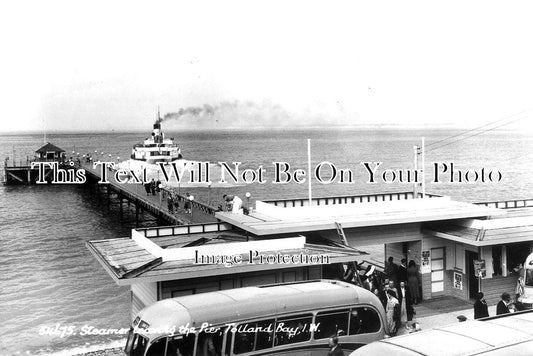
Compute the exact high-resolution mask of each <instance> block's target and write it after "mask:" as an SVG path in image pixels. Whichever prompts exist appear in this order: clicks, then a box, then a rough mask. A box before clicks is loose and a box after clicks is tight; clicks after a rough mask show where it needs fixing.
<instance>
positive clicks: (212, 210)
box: [161, 188, 218, 215]
mask: <svg viewBox="0 0 533 356" xmlns="http://www.w3.org/2000/svg"><path fill="white" fill-rule="evenodd" d="M161 190H162V191H163V192H164V194H166V195H168V194H169V192H170V190H169V189H168V188H162V189H161ZM172 195H173V196H176V197H178V199H179V201H180V202H186V201H188V202H189V203H190V204H191V208H193V209H197V210H200V211H203V212H204V213H206V214H210V215H215V212H217V211H218V209H217V208H215V207H213V206H210V205H207V204H204V203H201V202H199V201H196V200H189V199H188V198H187V196H185V195H181V194H177V193H176V192H174V191H173V192H172Z"/></svg>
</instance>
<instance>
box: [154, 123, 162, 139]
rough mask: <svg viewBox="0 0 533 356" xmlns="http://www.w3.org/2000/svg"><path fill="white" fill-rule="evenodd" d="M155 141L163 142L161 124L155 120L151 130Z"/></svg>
mask: <svg viewBox="0 0 533 356" xmlns="http://www.w3.org/2000/svg"><path fill="white" fill-rule="evenodd" d="M152 136H153V137H154V142H155V143H163V134H162V133H161V124H160V123H159V122H156V123H155V124H154V131H153V132H152Z"/></svg>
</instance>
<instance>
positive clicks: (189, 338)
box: [166, 333, 195, 356]
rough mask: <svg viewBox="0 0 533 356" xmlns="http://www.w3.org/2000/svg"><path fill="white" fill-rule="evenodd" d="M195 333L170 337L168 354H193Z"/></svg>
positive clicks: (175, 355) (176, 355)
mask: <svg viewBox="0 0 533 356" xmlns="http://www.w3.org/2000/svg"><path fill="white" fill-rule="evenodd" d="M194 338H195V334H192V333H191V334H189V335H177V336H173V337H170V338H169V339H168V344H167V354H166V356H192V353H193V350H194Z"/></svg>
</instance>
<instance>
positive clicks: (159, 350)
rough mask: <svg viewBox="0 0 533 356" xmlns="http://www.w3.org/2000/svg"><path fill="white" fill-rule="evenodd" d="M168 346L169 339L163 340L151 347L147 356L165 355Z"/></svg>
mask: <svg viewBox="0 0 533 356" xmlns="http://www.w3.org/2000/svg"><path fill="white" fill-rule="evenodd" d="M166 346H167V338H166V337H164V338H161V339H159V340H157V341H156V342H154V343H153V344H152V345H150V348H149V349H148V352H147V353H146V356H160V355H164V354H165V347H166Z"/></svg>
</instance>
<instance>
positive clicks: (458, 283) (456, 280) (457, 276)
mask: <svg viewBox="0 0 533 356" xmlns="http://www.w3.org/2000/svg"><path fill="white" fill-rule="evenodd" d="M453 287H454V288H455V289H459V290H463V275H462V273H459V272H453Z"/></svg>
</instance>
